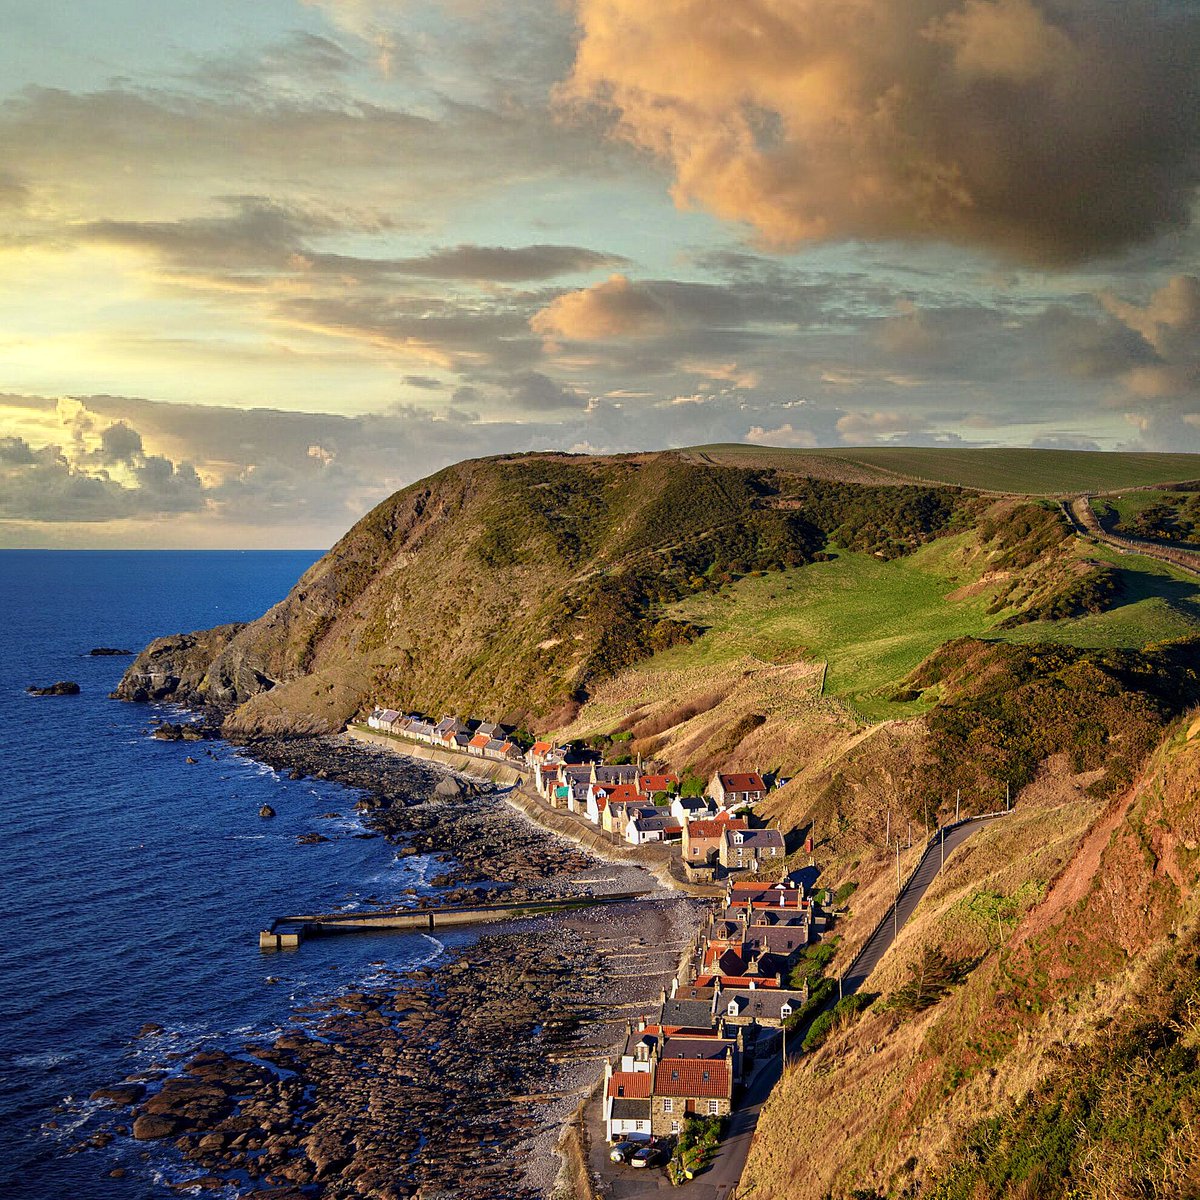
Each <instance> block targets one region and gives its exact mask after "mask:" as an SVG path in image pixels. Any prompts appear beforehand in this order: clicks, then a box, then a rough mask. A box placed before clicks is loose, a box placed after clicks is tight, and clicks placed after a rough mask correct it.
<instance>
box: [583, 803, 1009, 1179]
mask: <svg viewBox="0 0 1200 1200" xmlns="http://www.w3.org/2000/svg"><path fill="white" fill-rule="evenodd" d="M985 824H986V821H984V820H974V821H965V822H963V823H962V824H961V825H957V826H955V827H954V828H953V829H951V830H949V831H948V832H947V833H946V835H945V844H944V846H943V845H941V844H940V843H938V842H936V841H932V842H931V845H930V846H929V848H928V849H927V850H926V852H925V854H924V855H923V856H922V858H921V862H920V863H919V864H918V866H917V869H916V870H915V871H914V872H913V874H912V877H911V878H910V879H909V881H908V883H907V884H906V885H905V887H904V888H903V890H902V891H901V893H900V898H899V903H898V904H897V906H896V915H897V921H896V923H895V924H893V922H892V920H891V919H890V917H891V909H890V908H889V909H888V916H887V918H885V919H884V920H883V921H881V922H880V924H879V926H878V927H877V928H876V930H875V931H874V933H873V934H872V935H871V937H870V938H868V939H867V942H866V943H865V944H864V946H863V949H862V950H861V951H860V952H859V954H858V956H857V957H856V958H855V960H854V961H853V962H852V963H851V966H850V968H849V970H848V971H847V973H846V975H845V976H844V977H843V986H842V993H843V995H850V994H851V993H853V992H856V991H857V990H858V989H859V988H860V987H861V986H862V985H863V983H865V982H866V980H867V978H868V976H869V975H870V973H871V972H872V971H873V970H874V969H875V966H876V965H877V964H878V963H879V961H880V960H881V959H882V958H883V956H884V954H885V953H886V952H887V951H888V949H890V947H891V945H892V943H893V942H894V941H895V939H896V936H897V935H898V932H899V930H901V929H903V928H904V926H905V924H906V923H907V922H908V920H909V918H910V917H911V916H912V914H913V911H914V910H915V909H916V907H917V905H918V904H919V903H920V901H921V899H922V898H923V897H924V895H925V893H926V892H927V891H928V890H929V887H930V885H931V884H932V883H933V881H934V879H936V878H937V876H938V874H939V873H940V871H941V869H942V864H943V862H944V861H945V860H946V859H948V858H949V857H950V855H951V854H952V853H953V852H954V851H955V850H957V849H958V847H959V846H961V845H962V844H963V843H964V842H965V841H966V840H967V839H968V838H970V837H971V836H972V835H973V834H975V833H977V832H978V831H979V830H980V829H982V828H983V826H984V825H985ZM835 1001H836V997H833V998H831V999H830V1001H829V1005H828V1006H827V1007H832V1005H833V1004H834V1003H835ZM798 1043H799V1039H797V1045H796V1048H795V1051H794V1052H793V1053H792V1054H791V1055H790V1057H795V1056H796V1054H797V1053H798V1052H799V1045H798ZM781 1073H782V1056H779V1055H777V1056H773V1057H772V1058H770V1059H768V1060H766V1061H765V1062H762V1063H760V1064H759V1065H758V1067H757V1069H756V1070H755V1072H754V1074H753V1075H752V1076H751V1078H750V1079H749V1080H748V1081H747V1083H746V1086H745V1091H744V1092H743V1094H742V1097H741V1100H740V1102H739V1104H738V1107H737V1108H735V1109H734V1111H733V1113H732V1114H731V1116H730V1118H729V1126H728V1130H727V1132H726V1135H725V1137H724V1139H723V1140H722V1141H721V1145H720V1149H719V1150H718V1152H717V1155H716V1157H715V1158H714V1159H713V1161H712V1164H711V1165H710V1166H709V1168H708V1169H707V1170H706V1171H705V1172H704V1173H703V1174H702V1175H700V1176H699V1177H698V1178H697V1179H695V1180H693V1181H692V1182H691V1183H689V1184H686V1185H685V1186H684V1188H683V1189H682V1194H683V1195H685V1196H687V1197H690V1198H691V1200H734V1198H736V1196H737V1195H738V1190H737V1189H738V1184H739V1181H740V1180H741V1177H742V1172H743V1170H744V1169H745V1166H746V1160H747V1158H748V1157H749V1154H750V1145H751V1142H752V1141H753V1140H754V1132H755V1130H756V1128H757V1127H758V1116H759V1113H760V1111H761V1110H762V1106H763V1103H764V1102H765V1101H766V1099H767V1097H768V1096H769V1095H770V1094H771V1089H772V1088H773V1087H774V1086H775V1084H776V1083H777V1082H778V1081H779V1078H780V1075H781ZM587 1128H588V1140H589V1159H590V1166H591V1170H592V1174H593V1178H594V1179H595V1178H596V1177H597V1176H598V1177H599V1178H600V1179H601V1180H602V1181H603V1182H602V1184H601V1186H600V1188H598V1189H597V1190H598V1192H599V1194H600V1195H602V1196H604V1197H607V1198H611V1200H640V1198H641V1197H649V1196H655V1195H658V1194H659V1193H660V1192H663V1193H665V1192H674V1193H676V1194H679V1192H680V1189H677V1188H673V1187H672V1186H671V1184H670V1182H669V1180H668V1179H667V1176H666V1173H665V1172H664V1171H662V1170H658V1169H655V1170H635V1169H633V1168H631V1167H626V1166H621V1165H617V1164H614V1163H612V1162H610V1161H609V1159H608V1151H609V1145H608V1143H607V1142H606V1141H605V1139H604V1123H603V1120H602V1117H601V1110H600V1106H599V1105H598V1104H589V1105H588V1109H587ZM749 1182H750V1181H747V1184H749Z"/></svg>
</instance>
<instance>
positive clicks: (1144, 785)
mask: <svg viewBox="0 0 1200 1200" xmlns="http://www.w3.org/2000/svg"><path fill="white" fill-rule="evenodd" d="M1087 784H1088V775H1087V774H1082V775H1073V774H1072V773H1070V771H1069V770H1065V771H1064V770H1063V769H1061V768H1060V770H1058V771H1057V772H1055V771H1051V772H1049V773H1048V774H1047V776H1046V778H1045V780H1044V781H1043V782H1042V783H1041V784H1040V785H1039V786H1038V787H1037V788H1034V789H1031V790H1030V792H1029V794H1028V795H1027V797H1026V798H1025V800H1024V801H1023V803H1022V805H1021V807H1020V809H1019V810H1018V811H1017V812H1016V813H1015V814H1014V815H1013V817H1011V818H1008V819H1006V820H1004V821H1001V822H998V823H996V824H995V825H993V826H992V827H990V828H989V829H987V830H985V831H984V832H982V833H980V834H978V835H976V837H975V838H974V839H972V841H971V842H970V843H969V844H968V846H967V847H966V848H964V849H963V850H962V851H960V852H959V854H958V855H957V856H956V858H955V859H954V860H953V861H952V862H951V864H950V865H949V866H948V867H947V870H946V871H945V872H944V874H943V875H942V876H940V877H939V879H938V880H937V882H936V883H935V884H934V886H933V888H932V889H931V890H930V893H929V894H928V895H927V896H926V898H925V900H924V901H923V902H922V904H921V906H920V907H919V908H918V910H917V914H916V916H915V917H914V919H913V921H912V922H911V923H910V925H909V926H908V927H907V928H906V929H905V930H904V932H903V933H902V936H901V938H900V941H899V942H898V943H897V945H896V947H895V950H894V952H893V953H892V954H891V955H889V956H888V957H887V958H885V959H884V961H883V963H881V965H880V968H879V969H878V970H877V972H876V974H875V976H874V977H873V978H872V979H871V980H869V981H868V986H867V990H868V992H869V993H871V994H873V995H874V996H876V997H878V999H877V1000H876V1002H875V1003H874V1005H873V1006H872V1007H871V1008H870V1009H869V1010H868V1012H867V1013H866V1014H865V1015H864V1016H862V1017H860V1018H859V1019H858V1020H857V1021H851V1022H850V1023H845V1024H843V1025H842V1026H841V1027H840V1028H839V1029H838V1030H836V1031H835V1033H834V1035H833V1036H832V1037H831V1038H830V1039H829V1041H827V1042H826V1044H825V1045H824V1047H822V1048H821V1049H820V1050H818V1051H817V1052H815V1053H814V1054H811V1055H808V1056H806V1057H805V1058H803V1059H802V1060H800V1061H799V1062H798V1063H797V1064H796V1065H795V1066H794V1067H792V1068H790V1069H789V1071H788V1072H787V1073H786V1075H785V1077H784V1079H783V1082H782V1083H781V1084H780V1086H779V1087H778V1088H777V1089H776V1090H775V1093H774V1094H773V1095H772V1097H771V1099H770V1101H769V1102H768V1104H767V1106H766V1108H765V1109H764V1112H763V1117H762V1120H761V1122H760V1125H759V1135H758V1137H757V1139H756V1142H755V1147H754V1149H753V1151H752V1152H751V1157H750V1161H749V1164H748V1170H747V1178H748V1179H749V1180H750V1181H751V1182H752V1185H753V1186H752V1187H751V1188H750V1191H749V1195H750V1196H751V1197H754V1198H756V1200H776V1198H778V1200H783V1197H785V1196H786V1197H788V1200H808V1198H812V1200H821V1198H823V1197H826V1196H834V1197H838V1198H839V1200H841V1198H842V1197H850V1196H854V1197H858V1198H866V1197H872V1198H873V1197H877V1196H878V1197H884V1196H888V1197H891V1196H896V1197H900V1196H914V1195H917V1194H919V1195H921V1196H934V1197H938V1198H939V1200H959V1198H962V1200H1000V1198H1001V1197H1018V1196H1020V1197H1045V1198H1047V1200H1049V1198H1052V1197H1053V1198H1057V1197H1067V1196H1071V1197H1087V1198H1095V1200H1100V1198H1101V1197H1113V1196H1161V1197H1180V1198H1182V1197H1185V1196H1194V1195H1196V1194H1197V1186H1198V1184H1200V1172H1198V1169H1197V1165H1196V1164H1197V1162H1198V1161H1200V1156H1198V1152H1200V1141H1198V1134H1197V1131H1196V1129H1195V1126H1194V1114H1195V1111H1196V1106H1197V1103H1198V1102H1200V1069H1198V1059H1197V1040H1198V1039H1197V1026H1196V1016H1195V1006H1196V999H1197V996H1198V995H1200V965H1198V964H1200V956H1198V952H1200V943H1198V942H1197V933H1196V931H1197V918H1198V917H1200V910H1198V909H1197V905H1198V904H1200V898H1198V897H1197V884H1198V883H1200V858H1198V857H1197V855H1198V851H1197V846H1198V845H1200V830H1198V829H1197V825H1196V821H1197V815H1196V810H1195V803H1194V801H1195V796H1196V794H1197V787H1198V786H1200V720H1196V719H1195V716H1194V714H1193V715H1192V716H1189V717H1185V718H1184V719H1182V720H1181V721H1180V722H1178V723H1176V724H1175V725H1174V726H1173V727H1172V728H1171V729H1170V730H1169V731H1168V733H1167V735H1166V736H1165V737H1164V738H1163V740H1162V742H1161V744H1160V745H1159V747H1158V748H1157V750H1156V751H1155V752H1154V754H1153V755H1152V756H1151V757H1150V759H1149V760H1148V762H1147V763H1146V765H1145V767H1144V768H1143V770H1142V771H1141V772H1140V774H1139V776H1138V778H1137V779H1136V780H1135V781H1134V782H1133V783H1132V785H1131V786H1129V787H1128V788H1126V789H1124V790H1123V791H1122V792H1121V793H1119V794H1117V795H1115V796H1113V798H1112V799H1111V800H1109V801H1107V802H1101V801H1098V800H1096V799H1094V798H1089V797H1088V795H1087ZM931 955H932V956H934V957H933V958H932V959H931V957H930V956H931ZM931 961H933V962H936V961H941V962H943V963H947V964H950V969H949V970H947V971H943V972H942V973H940V974H937V975H933V976H931V975H930V966H929V964H930V962H931ZM918 969H920V970H924V971H925V973H926V978H927V979H929V978H935V979H937V980H938V982H937V983H936V984H935V985H933V986H929V987H928V989H927V990H926V991H925V992H924V993H923V994H921V998H920V1000H916V999H914V996H915V995H917V994H918V993H914V992H913V990H912V988H911V987H910V988H908V989H907V992H906V990H905V985H906V982H907V981H910V980H912V979H913V978H914V977H915V976H914V971H916V970H918ZM906 996H907V998H905V997H906Z"/></svg>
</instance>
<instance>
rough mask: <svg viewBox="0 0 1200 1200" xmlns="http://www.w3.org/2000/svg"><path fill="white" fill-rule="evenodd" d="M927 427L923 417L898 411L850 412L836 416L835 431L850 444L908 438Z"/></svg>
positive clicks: (858, 444)
mask: <svg viewBox="0 0 1200 1200" xmlns="http://www.w3.org/2000/svg"><path fill="white" fill-rule="evenodd" d="M928 428H929V422H928V420H927V419H926V418H925V417H922V416H919V415H917V414H913V413H899V412H852V413H846V415H845V416H843V417H840V418H838V422H837V431H838V434H839V436H840V437H841V439H842V441H844V442H846V443H847V444H848V445H851V446H862V445H870V444H872V443H875V442H893V441H900V440H908V439H909V438H910V437H911V435H913V434H918V433H923V432H925V431H926V430H927V429H928Z"/></svg>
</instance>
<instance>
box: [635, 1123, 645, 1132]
mask: <svg viewBox="0 0 1200 1200" xmlns="http://www.w3.org/2000/svg"><path fill="white" fill-rule="evenodd" d="M633 1128H634V1129H635V1130H636V1131H637V1132H638V1133H642V1132H643V1131H644V1130H645V1128H646V1122H645V1121H634V1123H633Z"/></svg>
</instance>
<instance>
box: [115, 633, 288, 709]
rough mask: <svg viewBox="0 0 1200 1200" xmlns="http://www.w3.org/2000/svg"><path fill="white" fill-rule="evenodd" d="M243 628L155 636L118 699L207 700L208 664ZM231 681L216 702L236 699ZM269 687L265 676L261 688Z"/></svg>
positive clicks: (131, 669) (128, 674)
mask: <svg viewBox="0 0 1200 1200" xmlns="http://www.w3.org/2000/svg"><path fill="white" fill-rule="evenodd" d="M244 628H245V625H243V624H237V625H217V626H216V627H215V628H213V629H204V630H200V631H199V632H197V633H177V634H172V635H170V636H167V637H160V638H155V639H154V641H152V642H151V643H150V645H148V646H147V647H146V648H145V649H144V650H143V651H142V652H141V653H140V654H139V655H138V656H137V657H136V658H135V659H134V660H133V662H132V663H131V664H130V666H129V669H128V670H127V671H126V672H125V674H124V676H122V678H121V682H120V683H119V684H117V689H116V691H115V692H113V695H114V696H115V697H116V698H117V699H119V700H134V701H139V702H145V701H148V700H177V701H180V702H182V703H184V704H191V705H194V706H197V707H198V706H202V705H204V704H206V703H208V702H209V700H208V686H207V676H208V670H209V667H210V666H211V665H212V663H213V661H214V660H215V659H216V657H217V655H218V654H219V653H220V652H221V651H222V650H223V649H224V648H225V647H226V646H227V645H228V644H229V643H230V642H231V641H232V640H233V638H234V637H235V636H236V635H237V634H238V633H239V632H240V631H241V630H243V629H244ZM231 684H232V681H228V683H227V685H226V686H225V687H224V688H222V696H223V700H222V699H218V697H217V696H216V694H214V695H213V699H212V703H213V704H218V705H219V704H222V703H226V704H227V703H231V702H236V688H235V687H233V686H230V685H231ZM267 686H271V681H269V680H266V679H265V678H264V680H263V682H262V684H261V685H260V690H261V687H267ZM248 694H249V692H248V691H247V695H248Z"/></svg>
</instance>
